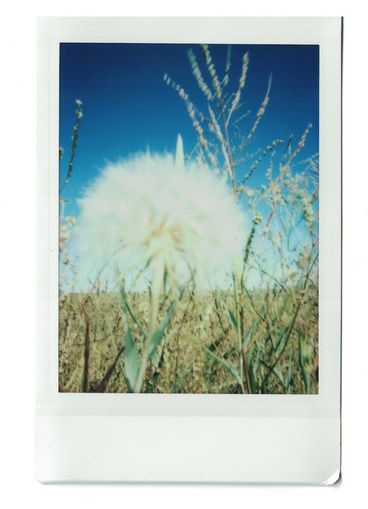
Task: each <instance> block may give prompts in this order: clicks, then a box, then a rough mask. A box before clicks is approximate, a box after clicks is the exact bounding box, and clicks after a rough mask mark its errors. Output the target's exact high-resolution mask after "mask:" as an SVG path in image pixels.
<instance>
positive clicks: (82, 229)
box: [76, 136, 245, 291]
mask: <svg viewBox="0 0 368 509" xmlns="http://www.w3.org/2000/svg"><path fill="white" fill-rule="evenodd" d="M79 206H80V218H79V221H78V227H77V229H76V232H77V236H76V239H77V246H78V251H79V254H80V260H81V263H83V265H84V266H85V267H89V268H90V269H92V270H95V273H97V272H98V271H99V269H100V268H102V267H104V266H105V267H106V266H112V265H114V266H115V267H117V268H118V270H119V272H120V273H121V274H122V277H123V278H124V279H125V280H127V279H129V278H130V280H131V281H133V279H134V278H133V277H132V274H133V273H141V274H142V272H143V273H147V274H148V275H147V277H148V278H149V279H150V280H151V284H152V285H153V286H155V287H156V289H157V291H159V290H160V289H162V283H163V278H164V274H166V276H167V279H168V280H169V282H170V283H171V285H174V284H175V283H179V282H184V281H187V280H188V278H190V277H193V274H195V278H196V279H197V282H199V284H204V282H206V283H205V284H209V285H210V286H211V285H212V286H213V285H218V284H219V282H220V281H223V280H224V279H225V278H226V277H228V276H229V275H231V274H232V273H233V272H234V270H236V269H237V268H238V267H237V266H238V265H239V263H241V259H242V252H243V249H244V245H245V215H244V213H243V211H242V210H241V208H240V206H239V205H238V203H237V202H236V199H235V197H234V196H233V194H232V193H231V191H230V190H229V189H228V187H227V185H226V184H225V183H224V182H222V181H220V180H219V179H218V178H216V177H215V176H214V175H213V173H211V171H210V170H209V169H206V168H203V166H201V167H199V166H198V164H196V163H193V162H192V163H188V164H185V163H184V154H183V144H182V140H181V137H180V136H179V137H178V142H177V149H176V155H175V157H173V156H172V155H171V154H166V155H153V154H149V153H147V154H140V155H136V156H134V157H132V158H130V159H128V160H126V161H123V162H120V163H118V164H109V165H108V166H107V167H106V168H105V169H104V170H103V171H102V173H101V174H100V176H99V177H98V178H97V179H96V181H95V182H94V183H93V184H92V185H91V186H90V187H89V188H87V189H86V191H85V195H84V197H83V198H82V199H80V200H79ZM108 273H109V271H108V270H107V271H106V274H108ZM110 273H112V272H110ZM115 274H116V272H115Z"/></svg>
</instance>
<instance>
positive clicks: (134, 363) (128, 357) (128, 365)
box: [124, 321, 139, 391]
mask: <svg viewBox="0 0 368 509" xmlns="http://www.w3.org/2000/svg"><path fill="white" fill-rule="evenodd" d="M138 373H139V361H138V354H137V348H136V346H135V343H134V341H133V338H132V333H131V330H130V327H129V324H128V321H126V332H125V355H124V375H125V379H126V382H127V384H128V388H129V390H130V391H133V389H134V386H135V383H136V381H137V378H138Z"/></svg>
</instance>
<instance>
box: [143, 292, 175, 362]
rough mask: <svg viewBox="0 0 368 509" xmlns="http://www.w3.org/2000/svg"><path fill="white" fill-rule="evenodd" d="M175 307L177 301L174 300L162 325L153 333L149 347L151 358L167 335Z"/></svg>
mask: <svg viewBox="0 0 368 509" xmlns="http://www.w3.org/2000/svg"><path fill="white" fill-rule="evenodd" d="M174 308H175V302H172V303H171V304H170V306H169V309H168V311H167V314H166V316H165V318H164V319H163V320H162V322H161V325H160V327H159V328H158V329H157V330H156V331H155V332H154V333H153V335H152V338H151V343H150V348H149V352H148V358H149V359H151V358H152V355H153V354H154V352H155V350H156V349H157V347H158V346H159V345H160V343H161V341H162V339H163V337H164V335H165V332H166V329H167V328H168V326H169V324H170V320H171V317H172V314H173V312H174Z"/></svg>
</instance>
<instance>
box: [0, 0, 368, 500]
mask: <svg viewBox="0 0 368 509" xmlns="http://www.w3.org/2000/svg"><path fill="white" fill-rule="evenodd" d="M141 3H142V2H141ZM141 3H140V2H135V3H134V5H133V6H132V7H130V8H128V6H124V14H138V13H139V12H142V11H141V9H142V7H141ZM159 3H160V2H159V1H156V2H154V4H153V3H148V2H146V6H145V8H144V13H145V14H147V15H151V14H157V13H160V14H165V13H170V14H173V15H177V14H193V12H195V13H196V14H202V15H206V14H211V13H212V14H219V15H229V14H232V13H234V14H237V15H239V14H242V15H254V14H258V15H278V14H283V15H289V14H293V15H295V14H296V15H298V14H299V15H300V14H312V15H326V14H331V9H330V10H329V11H326V10H325V9H324V8H323V5H321V2H317V1H314V0H311V1H310V2H308V5H307V6H305V5H296V4H295V2H291V1H289V2H288V1H285V2H283V1H281V0H280V2H278V3H277V5H275V4H274V3H269V4H267V3H265V2H264V3H261V2H258V3H257V5H255V6H254V5H253V6H252V5H246V6H244V9H242V7H241V6H240V7H239V3H237V5H238V7H237V8H236V7H234V5H231V2H230V1H229V2H227V3H226V6H221V5H220V4H219V5H217V6H212V7H211V9H208V6H206V5H203V6H200V5H199V4H198V3H196V2H190V1H189V0H188V1H187V2H186V3H185V5H184V6H183V5H177V4H173V5H172V6H171V7H170V10H168V9H167V8H165V7H164V6H163V5H162V3H161V7H159V6H158V4H159ZM114 4H115V7H114ZM193 4H195V5H193ZM119 8H120V9H119ZM121 11H122V10H121V3H120V2H108V1H105V2H104V4H103V5H99V4H90V5H89V11H88V14H95V15H104V14H109V13H110V14H117V13H121ZM35 12H37V13H38V14H43V15H50V14H51V15H58V14H68V15H73V14H74V15H78V14H79V15H80V14H86V12H85V11H83V9H81V8H80V6H79V5H78V4H77V3H76V2H75V1H73V2H70V1H68V0H65V1H64V2H63V6H62V7H60V5H56V4H55V5H49V4H46V2H42V1H40V2H33V4H32V5H30V4H24V5H23V8H22V9H20V7H19V5H18V4H15V3H14V4H11V7H10V6H9V7H7V8H6V9H4V16H3V17H2V19H1V24H2V30H1V32H0V33H1V41H2V44H1V45H0V52H1V62H2V66H3V69H6V70H7V73H6V74H5V75H4V76H3V78H2V80H1V85H0V86H1V91H2V94H1V97H0V99H1V105H2V113H3V115H2V118H3V122H1V123H0V132H1V139H2V140H3V141H4V144H3V143H2V147H4V146H5V147H6V150H2V162H3V164H2V168H3V174H2V186H0V193H1V195H0V198H1V203H2V204H3V211H6V213H5V212H4V213H3V214H2V215H1V217H0V221H1V232H2V237H3V239H4V241H5V240H6V244H5V247H4V248H3V249H2V250H1V255H0V256H1V261H2V263H1V268H2V283H3V285H2V289H3V291H2V300H3V310H5V311H4V313H3V316H2V339H3V341H2V359H3V363H2V369H1V380H2V382H3V394H2V398H3V406H2V410H3V412H2V415H3V418H2V421H1V428H2V433H1V434H0V445H1V451H2V467H3V468H2V490H1V494H0V500H1V502H5V505H6V506H8V507H19V506H25V505H27V506H28V505H31V504H32V505H33V504H35V503H36V504H37V507H40V508H44V507H45V508H46V507H50V506H51V505H52V507H55V508H64V507H65V506H66V505H70V506H72V507H101V506H109V505H112V504H114V505H115V506H116V505H118V506H120V505H123V504H124V505H125V506H129V505H133V504H134V507H141V506H142V507H143V506H144V507H147V506H148V505H149V506H150V507H160V508H162V507H172V506H173V505H175V506H176V507H184V506H187V505H188V503H189V504H195V505H198V506H202V505H204V504H206V505H211V506H212V507H223V506H224V505H229V504H239V505H240V504H242V505H243V504H250V505H252V506H253V505H255V504H257V507H261V508H262V507H270V505H272V507H276V508H278V507H282V508H285V507H295V506H296V504H297V505H298V507H300V508H307V507H308V508H309V507H311V506H313V505H314V506H317V507H319V506H322V505H325V504H329V505H330V506H331V505H333V506H334V507H336V508H342V507H346V506H347V504H352V503H354V500H359V499H360V500H363V501H364V500H366V487H365V486H366V479H365V478H366V458H367V453H368V447H367V445H368V443H367V434H366V427H367V405H366V404H365V401H366V387H367V383H366V380H367V375H368V370H367V363H366V359H367V358H368V346H367V344H368V343H367V341H366V333H365V331H366V312H367V306H366V302H367V300H366V295H365V294H366V284H367V275H368V272H367V264H366V258H367V252H368V244H367V236H366V234H365V232H366V223H367V219H368V203H367V199H366V189H367V188H368V177H367V175H368V173H367V172H366V171H365V160H366V155H365V152H366V149H365V147H366V118H367V105H366V102H365V99H364V98H365V94H366V84H367V82H368V79H367V78H368V76H367V66H366V65H363V64H362V57H363V49H364V48H365V47H366V46H367V42H368V41H367V30H366V18H365V15H364V12H363V10H362V7H359V6H358V5H357V4H352V3H347V2H341V1H336V2H335V3H334V8H333V12H332V14H335V15H339V14H342V13H343V14H345V15H346V19H345V52H344V72H345V76H344V119H345V133H344V163H345V171H344V226H345V230H344V306H343V307H344V313H343V316H344V322H343V336H344V347H343V358H344V362H343V479H342V482H341V483H340V484H339V485H337V486H334V487H332V488H330V489H327V490H326V489H320V488H316V487H315V488H314V487H309V488H302V487H293V488H290V487H270V486H269V487H251V486H237V487H235V486H221V485H216V486H211V487H208V486H207V487H206V486H197V487H195V486H194V487H193V486H177V485H176V486H175V485H174V486H167V485H166V486H162V485H154V486H152V485H151V486H150V485H146V486H141V485H140V486H134V485H130V486H128V485H124V486H121V485H120V486H117V485H115V486H111V485H110V486H101V485H100V486H98V485H97V486H91V485H89V486H82V485H78V486H42V485H40V484H39V483H38V481H36V479H35V478H34V452H33V444H34V440H33V437H34V418H33V408H34V390H35V389H34V387H35V376H34V358H35V354H34V344H35V264H36V255H35V242H34V237H35V222H36V219H35V216H36V214H35V211H36V205H35V200H36V191H35V170H36V164H35V146H36V140H35V102H34V98H35V64H36V47H35V17H34V15H35ZM14 133H18V136H15V135H14ZM20 181H21V182H22V185H20ZM15 191H16V199H15V197H14V194H15ZM20 308H21V311H22V312H21V313H20V311H19V309H20Z"/></svg>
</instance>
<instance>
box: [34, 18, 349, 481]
mask: <svg viewBox="0 0 368 509" xmlns="http://www.w3.org/2000/svg"><path fill="white" fill-rule="evenodd" d="M38 37H39V60H38V66H39V69H38V73H39V74H38V75H39V84H38V93H39V97H38V113H39V114H38V119H39V125H38V141H39V151H38V156H39V159H38V160H39V320H38V323H39V334H38V391H37V416H36V420H37V423H36V424H37V437H36V449H37V453H36V456H37V458H36V460H37V461H36V463H37V476H38V478H39V479H40V480H41V481H42V482H114V481H115V482H116V481H121V482H131V481H142V482H152V481H156V482H248V483H261V482H262V483H304V484H333V483H335V482H336V481H337V480H338V479H339V478H340V363H341V361H340V351H341V330H340V328H341V327H340V323H341V311H340V306H341V76H342V71H341V64H342V55H341V47H342V44H341V43H342V20H341V19H340V18H302V17H301V18H67V19H66V18H41V19H39V28H38Z"/></svg>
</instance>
